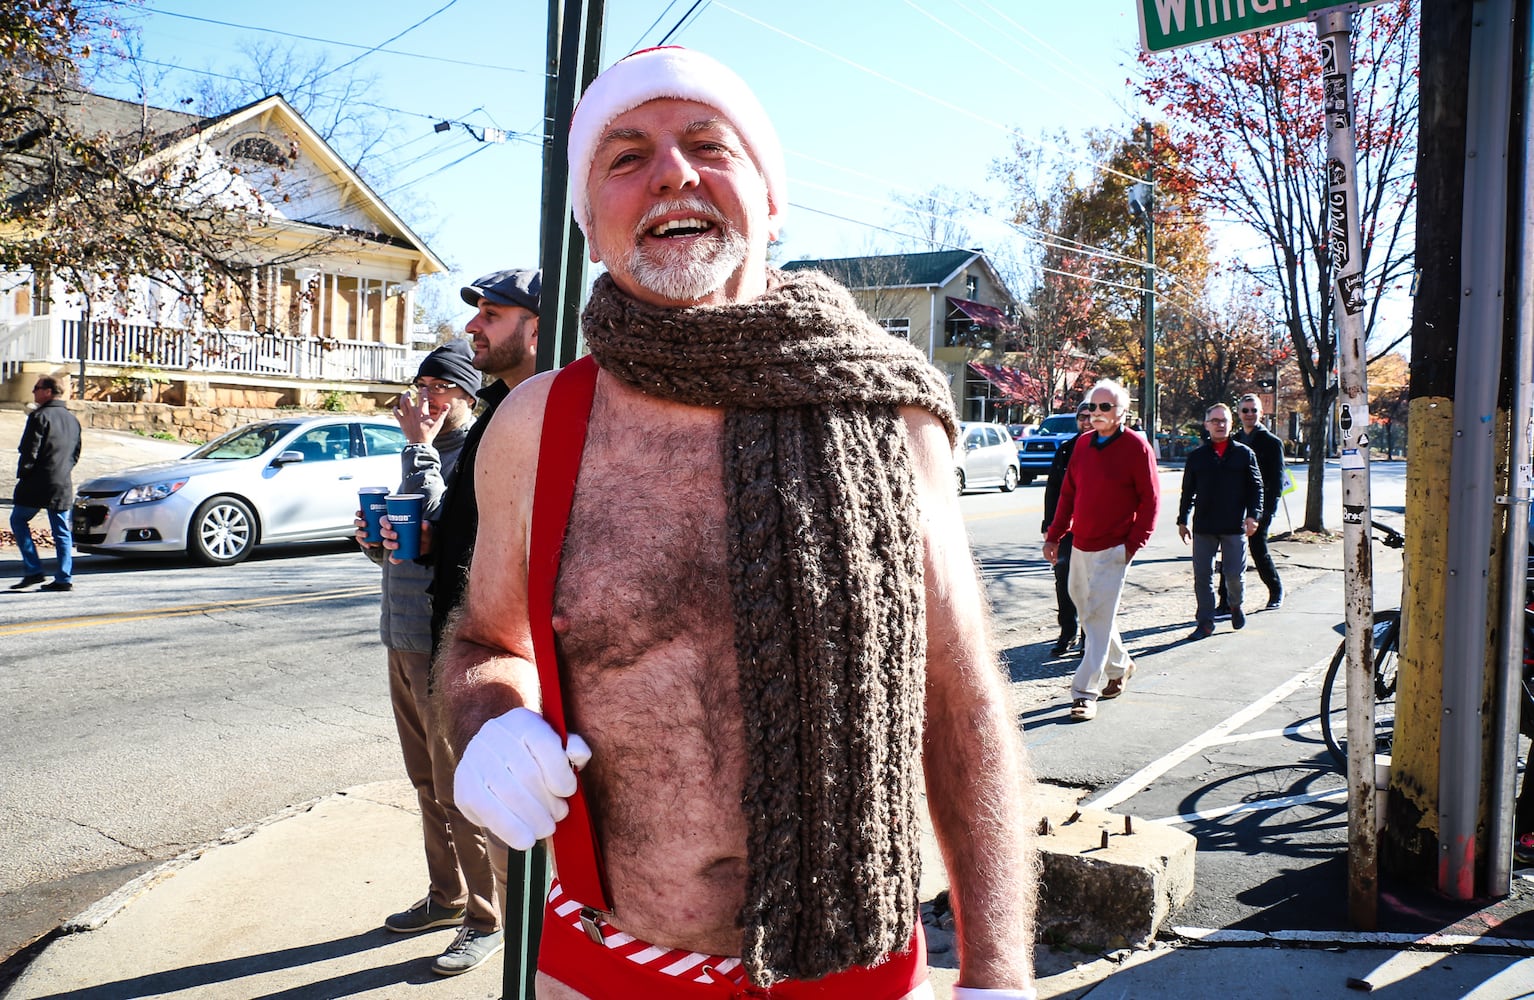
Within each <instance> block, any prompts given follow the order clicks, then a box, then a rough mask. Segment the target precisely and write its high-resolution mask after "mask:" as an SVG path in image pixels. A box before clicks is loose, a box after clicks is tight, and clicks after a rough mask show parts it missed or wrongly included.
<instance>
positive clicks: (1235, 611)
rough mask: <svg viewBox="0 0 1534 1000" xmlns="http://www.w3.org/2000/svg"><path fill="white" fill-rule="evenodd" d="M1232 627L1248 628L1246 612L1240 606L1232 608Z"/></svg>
mask: <svg viewBox="0 0 1534 1000" xmlns="http://www.w3.org/2000/svg"><path fill="white" fill-rule="evenodd" d="M1230 627H1231V628H1234V629H1242V628H1246V612H1245V611H1242V610H1241V609H1240V608H1231V609H1230Z"/></svg>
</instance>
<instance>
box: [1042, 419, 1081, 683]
mask: <svg viewBox="0 0 1534 1000" xmlns="http://www.w3.org/2000/svg"><path fill="white" fill-rule="evenodd" d="M1091 429H1092V411H1090V410H1088V409H1087V404H1086V403H1082V404H1081V405H1080V406H1078V407H1077V408H1076V431H1077V434H1078V437H1074V438H1071V439H1070V440H1069V441H1067V442H1065V443H1064V444H1062V445H1061V446H1060V447H1059V449H1057V450H1056V451H1055V460H1054V461H1053V462H1052V463H1050V466H1049V479H1048V480H1047V481H1046V482H1045V484H1044V523H1043V525H1041V526H1040V527H1039V530H1040V531H1042V532H1044V533H1045V534H1048V533H1049V522H1051V521H1053V520H1054V519H1055V505H1056V504H1057V503H1059V502H1060V484H1061V483H1063V482H1065V468H1066V466H1067V465H1069V464H1070V461H1071V452H1072V450H1074V449H1075V447H1076V441H1077V440H1078V439H1079V435H1081V434H1085V433H1086V432H1087V431H1089V430H1091ZM1071 537H1072V533H1071V532H1069V531H1067V532H1066V533H1065V534H1063V535H1061V536H1060V555H1059V558H1057V559H1056V560H1055V608H1056V609H1057V610H1056V620H1057V621H1059V623H1060V638H1058V639H1056V640H1055V645H1054V648H1053V649H1051V650H1050V651H1049V655H1050V656H1064V655H1065V654H1066V653H1067V652H1069V651H1070V648H1071V646H1072V645H1074V644H1075V642H1076V630H1077V622H1076V603H1075V602H1074V601H1072V600H1071Z"/></svg>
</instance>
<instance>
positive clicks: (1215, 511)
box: [1177, 403, 1263, 639]
mask: <svg viewBox="0 0 1534 1000" xmlns="http://www.w3.org/2000/svg"><path fill="white" fill-rule="evenodd" d="M1204 427H1205V428H1206V429H1207V430H1208V431H1209V443H1208V444H1206V445H1204V446H1203V447H1200V448H1196V449H1194V450H1193V451H1192V452H1191V453H1190V454H1189V455H1188V461H1187V464H1186V465H1185V466H1184V467H1183V473H1182V500H1181V502H1180V503H1179V504H1178V506H1177V534H1178V535H1180V536H1181V537H1182V540H1183V542H1184V543H1186V542H1187V541H1188V538H1189V535H1190V534H1191V535H1192V538H1193V594H1194V597H1195V598H1196V599H1197V602H1198V625H1197V626H1196V627H1195V628H1194V630H1193V634H1192V635H1190V636H1189V637H1188V638H1189V639H1203V638H1207V637H1208V636H1210V635H1213V634H1214V603H1215V598H1214V561H1215V557H1216V556H1218V557H1220V559H1221V560H1222V562H1223V575H1224V579H1225V591H1226V593H1227V594H1228V595H1229V597H1230V627H1231V628H1237V629H1239V628H1241V627H1243V626H1244V625H1246V614H1245V612H1244V611H1243V610H1242V608H1241V600H1242V598H1243V597H1244V596H1245V595H1244V593H1243V585H1244V581H1243V577H1244V575H1245V573H1246V539H1247V537H1248V536H1250V535H1251V534H1252V532H1254V531H1256V530H1257V525H1258V523H1259V521H1260V519H1261V517H1262V509H1263V508H1262V477H1261V475H1260V474H1259V473H1258V471H1257V456H1256V455H1254V454H1252V449H1250V448H1248V447H1247V446H1246V445H1244V444H1241V443H1239V442H1237V441H1232V440H1231V438H1230V407H1228V406H1226V405H1225V404H1224V403H1216V404H1215V405H1214V406H1211V407H1210V408H1209V409H1208V410H1207V411H1206V412H1205V413H1204ZM1189 511H1192V513H1193V530H1192V532H1189V530H1188V513H1189Z"/></svg>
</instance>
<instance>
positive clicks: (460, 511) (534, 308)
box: [431, 268, 543, 652]
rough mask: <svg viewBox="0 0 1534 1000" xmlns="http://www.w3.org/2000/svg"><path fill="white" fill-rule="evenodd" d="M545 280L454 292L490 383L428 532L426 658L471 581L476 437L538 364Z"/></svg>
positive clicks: (523, 275) (520, 275)
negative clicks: (468, 312) (468, 311)
mask: <svg viewBox="0 0 1534 1000" xmlns="http://www.w3.org/2000/svg"><path fill="white" fill-rule="evenodd" d="M542 287H543V272H542V271H540V270H538V269H536V268H534V269H512V270H508V271H495V272H493V273H491V274H487V275H485V276H484V277H483V278H480V279H478V280H477V281H475V282H474V283H473V284H472V285H465V286H464V287H463V288H462V289H461V290H460V292H459V294H460V295H461V296H463V301H464V302H466V303H468V304H469V305H471V306H473V307H474V310H475V311H474V316H473V318H472V319H470V320H469V322H468V323H467V324H466V325H465V326H464V328H463V329H464V332H465V333H467V334H468V335H469V337H470V343H471V344H472V345H473V348H474V359H473V365H474V367H475V368H476V369H478V370H479V371H481V372H484V373H485V374H486V375H488V376H490V378H492V379H494V381H493V382H491V383H490V384H489V385H487V386H485V387H484V388H483V389H480V390H479V398H480V401H481V402H482V403H483V409H482V410H481V411H480V418H479V421H478V423H476V424H475V425H474V428H473V429H472V430H471V431H470V432H469V436H468V439H467V440H465V441H464V445H463V455H462V456H461V457H460V458H459V460H458V467H457V469H455V470H454V474H453V476H452V478H451V479H449V480H448V489H447V495H446V496H445V497H444V498H443V501H442V518H441V520H440V521H439V522H438V523H437V524H436V525H434V526H433V531H432V540H431V550H432V553H433V567H434V570H433V577H432V585H431V598H432V600H431V634H432V643H433V645H432V650H433V652H435V651H436V650H437V649H438V647H439V646H440V644H441V640H442V635H443V632H444V630H445V629H446V628H447V622H448V618H449V616H450V615H451V614H452V613H453V609H455V608H457V607H458V603H459V601H461V600H462V599H463V590H464V586H465V584H466V583H467V581H468V576H469V559H470V556H472V555H473V552H474V538H475V535H476V533H477V531H478V527H479V507H478V504H477V503H476V502H475V498H474V462H475V455H476V454H477V453H478V451H479V440H480V436H481V435H482V434H483V433H484V429H485V428H486V427H487V426H489V424H490V417H491V416H492V415H494V413H495V410H496V407H498V406H500V405H501V401H502V400H504V399H505V398H506V397H507V395H509V394H510V392H511V390H512V389H513V388H515V387H516V386H518V385H520V384H521V383H522V382H523V381H524V380H526V379H527V378H528V377H529V376H530V375H532V374H533V372H534V371H535V370H536V368H537V363H538V357H537V355H538V302H539V294H540V292H541V291H542Z"/></svg>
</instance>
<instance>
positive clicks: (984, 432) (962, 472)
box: [953, 423, 1018, 493]
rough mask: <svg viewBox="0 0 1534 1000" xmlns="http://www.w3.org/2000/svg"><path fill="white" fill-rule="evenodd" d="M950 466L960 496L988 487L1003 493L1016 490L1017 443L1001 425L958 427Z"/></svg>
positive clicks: (965, 424) (961, 425)
mask: <svg viewBox="0 0 1534 1000" xmlns="http://www.w3.org/2000/svg"><path fill="white" fill-rule="evenodd" d="M953 463H954V476H955V478H957V480H958V483H959V492H960V493H963V492H964V491H965V490H978V489H984V488H986V487H990V486H998V487H1000V488H1001V491H1002V492H1003V493H1011V492H1012V491H1013V490H1015V489H1017V483H1018V471H1017V442H1015V441H1013V440H1012V435H1011V434H1010V433H1008V432H1007V428H1006V426H1005V425H1004V424H978V423H975V424H972V423H963V424H960V425H959V446H958V447H957V448H956V449H954V455H953Z"/></svg>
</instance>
